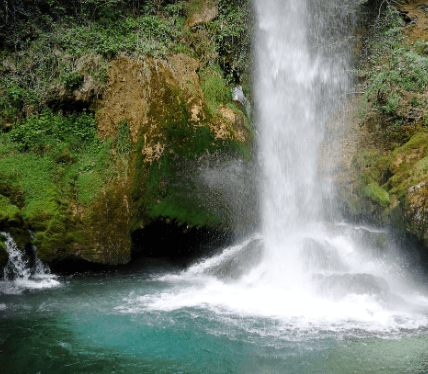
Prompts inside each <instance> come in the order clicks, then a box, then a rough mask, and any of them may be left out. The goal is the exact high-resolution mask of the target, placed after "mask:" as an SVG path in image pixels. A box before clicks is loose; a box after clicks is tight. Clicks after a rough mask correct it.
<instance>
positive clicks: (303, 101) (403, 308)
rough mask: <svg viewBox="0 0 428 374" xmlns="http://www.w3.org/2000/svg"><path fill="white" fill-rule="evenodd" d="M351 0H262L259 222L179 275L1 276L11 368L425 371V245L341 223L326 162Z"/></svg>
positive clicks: (3, 355) (164, 271)
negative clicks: (419, 249) (324, 175)
mask: <svg viewBox="0 0 428 374" xmlns="http://www.w3.org/2000/svg"><path fill="white" fill-rule="evenodd" d="M354 3H355V2H354V1H347V0H342V1H337V0H334V1H333V0H324V1H320V0H319V1H318V0H311V1H309V0H308V1H303V0H299V1H294V0H257V1H255V4H254V5H255V11H256V14H257V24H256V26H257V27H256V40H255V47H256V54H255V55H256V57H255V58H256V69H255V71H256V74H255V91H256V107H255V112H256V117H257V123H256V126H257V132H258V135H259V144H258V149H259V150H260V157H259V159H260V164H261V167H260V169H261V170H262V171H261V175H259V176H258V177H257V178H256V179H257V180H260V181H261V182H260V201H261V203H260V206H261V212H260V215H261V219H260V221H261V227H260V230H259V231H258V232H257V233H253V234H252V235H250V236H248V237H247V238H244V239H241V240H240V241H237V242H236V243H235V244H234V245H233V246H231V247H228V248H224V249H223V251H222V252H221V253H220V254H217V255H216V256H214V257H212V258H207V259H204V260H201V261H199V262H197V263H195V264H192V265H191V266H189V267H188V268H186V269H185V270H183V269H174V268H170V267H167V266H166V264H161V263H157V264H153V263H150V262H148V261H147V260H146V261H145V262H144V266H143V267H142V268H139V267H138V263H137V264H134V265H132V267H131V268H130V269H128V270H126V269H125V270H123V271H122V272H121V273H114V272H110V273H99V274H75V275H73V276H69V277H63V278H62V279H59V278H58V279H54V278H52V277H51V276H49V275H48V272H47V270H46V269H45V270H44V274H45V277H47V279H48V280H47V281H46V282H45V283H41V282H40V281H37V279H35V278H37V277H36V276H35V275H36V273H37V272H34V271H33V272H31V271H30V270H29V268H28V267H26V266H27V265H25V264H24V265H23V267H22V269H20V270H19V269H15V273H18V274H21V275H19V276H18V277H14V279H8V274H5V281H4V282H3V283H2V285H3V286H2V287H0V363H1V365H0V367H1V369H2V372H6V373H15V372H16V373H22V372H31V373H38V372H40V373H44V372H47V373H48V372H56V373H72V372H73V373H75V372H78V373H107V372H109V373H136V372H144V373H152V372H153V373H170V372H174V373H179V372H182V373H381V372H385V373H403V372H406V373H425V372H427V370H428V353H427V352H428V297H427V295H426V284H425V285H424V283H423V280H424V279H423V272H422V269H419V268H418V259H417V255H416V253H413V252H412V249H411V248H404V249H405V251H403V248H400V245H399V243H395V242H394V240H392V238H391V236H390V234H389V233H388V232H387V231H385V230H379V229H373V228H370V227H363V226H361V227H359V226H354V225H349V224H346V223H343V222H341V221H340V220H339V221H338V220H334V219H333V218H332V217H337V214H336V213H335V210H334V204H331V203H329V204H326V203H325V201H328V197H329V195H330V194H331V193H332V190H331V185H330V183H328V181H325V180H323V179H321V178H320V177H319V175H318V171H317V158H318V148H319V145H320V143H321V141H322V139H323V135H324V134H323V133H324V131H323V126H324V123H325V121H326V120H327V118H328V116H329V115H330V114H331V113H332V112H334V111H335V110H336V108H337V105H338V103H340V100H339V98H342V97H343V94H344V93H345V92H346V91H347V90H348V89H349V81H348V79H347V74H346V69H347V68H348V67H349V64H348V55H349V54H348V50H349V45H348V44H347V36H348V35H347V33H348V32H349V30H350V28H351V27H352V25H353V22H354V21H355V9H356V4H354ZM8 240H9V242H8V248H9V249H10V252H13V248H12V247H13V246H12V243H11V242H10V238H9V239H8ZM13 256H15V255H13ZM13 256H11V258H12V257H13ZM12 262H13V263H14V264H18V263H20V261H18V258H15V257H14V258H13V261H12ZM11 266H12V265H11ZM7 269H10V268H7ZM7 271H9V270H7ZM31 282H36V284H37V285H39V286H41V287H42V289H37V288H35V287H32V286H31ZM53 286H54V287H53ZM43 287H44V288H43ZM49 287H50V288H49Z"/></svg>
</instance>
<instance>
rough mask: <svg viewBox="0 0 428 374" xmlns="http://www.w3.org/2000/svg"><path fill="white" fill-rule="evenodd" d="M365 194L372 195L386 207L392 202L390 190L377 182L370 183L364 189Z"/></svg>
mask: <svg viewBox="0 0 428 374" xmlns="http://www.w3.org/2000/svg"><path fill="white" fill-rule="evenodd" d="M364 194H365V195H366V196H367V197H370V198H371V199H372V200H373V201H375V202H377V203H379V204H380V205H381V206H382V207H384V208H386V207H388V206H389V204H390V202H391V200H390V198H389V194H388V192H386V191H385V190H384V189H383V188H382V187H380V186H379V184H377V183H376V182H373V183H370V184H369V185H368V186H367V187H366V188H365V189H364Z"/></svg>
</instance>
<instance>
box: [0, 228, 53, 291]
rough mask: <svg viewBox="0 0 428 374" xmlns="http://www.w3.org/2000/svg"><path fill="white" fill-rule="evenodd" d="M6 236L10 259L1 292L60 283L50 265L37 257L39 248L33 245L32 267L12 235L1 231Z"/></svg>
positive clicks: (47, 286) (49, 286)
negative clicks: (33, 259)
mask: <svg viewBox="0 0 428 374" xmlns="http://www.w3.org/2000/svg"><path fill="white" fill-rule="evenodd" d="M1 234H2V235H3V236H4V237H5V238H6V241H5V244H6V249H7V251H8V253H9V260H8V263H7V264H6V266H5V268H4V281H3V282H1V281H0V292H3V293H6V294H8V293H20V292H21V291H22V290H24V289H38V288H51V287H56V286H58V285H60V282H59V281H58V280H57V279H56V278H57V277H56V276H55V275H53V274H52V273H51V271H50V269H49V267H48V266H47V265H46V264H44V263H43V262H42V261H40V260H39V259H38V258H37V248H36V247H35V246H33V247H32V249H33V255H34V258H35V263H34V265H33V266H32V267H30V265H29V263H28V260H27V259H26V258H25V254H24V253H23V252H22V251H21V250H20V249H19V248H18V246H17V245H16V243H15V241H14V240H13V238H12V236H11V235H10V234H8V233H5V232H2V233H1Z"/></svg>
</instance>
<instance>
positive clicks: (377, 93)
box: [360, 5, 428, 123]
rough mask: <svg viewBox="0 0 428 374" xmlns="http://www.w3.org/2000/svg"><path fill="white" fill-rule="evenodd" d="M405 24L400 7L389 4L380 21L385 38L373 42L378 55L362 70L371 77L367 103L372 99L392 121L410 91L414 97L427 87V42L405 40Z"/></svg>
mask: <svg viewBox="0 0 428 374" xmlns="http://www.w3.org/2000/svg"><path fill="white" fill-rule="evenodd" d="M402 24H403V20H402V19H401V17H400V14H399V12H398V10H397V9H396V8H395V7H394V6H392V5H389V6H388V7H387V10H386V12H385V15H384V18H383V20H382V22H381V25H380V31H381V33H382V34H383V35H384V36H383V40H382V41H381V42H380V43H376V44H375V43H373V44H372V48H373V50H376V51H378V58H377V59H375V60H374V61H371V63H369V64H368V69H367V70H366V71H362V72H360V73H363V74H365V75H367V77H368V80H367V88H366V90H365V95H364V99H365V106H367V103H368V102H371V103H372V104H373V105H374V106H375V107H377V108H379V109H381V110H382V111H383V112H384V113H385V114H386V115H388V116H389V117H390V118H391V119H392V121H390V123H395V122H394V121H393V119H394V117H397V118H398V117H400V116H399V114H398V111H399V109H400V107H402V105H400V103H401V102H402V100H403V98H404V97H408V96H410V95H408V93H411V94H412V95H411V96H413V97H414V95H415V93H420V94H423V93H425V92H426V90H427V89H428V71H427V66H428V57H427V56H425V55H424V54H425V50H426V49H425V48H426V47H425V42H419V43H415V45H414V46H412V45H410V44H407V43H405V42H403V41H402V40H403V38H404V37H403V35H402V31H401V30H402ZM399 41H402V42H401V43H399ZM412 103H413V104H414V103H415V99H413V100H412ZM412 103H410V104H411V105H413V104H412Z"/></svg>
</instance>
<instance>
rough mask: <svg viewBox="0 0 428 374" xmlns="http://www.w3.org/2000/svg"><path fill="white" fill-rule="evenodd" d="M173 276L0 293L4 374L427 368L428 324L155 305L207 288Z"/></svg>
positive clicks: (115, 277)
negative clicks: (305, 321)
mask: <svg viewBox="0 0 428 374" xmlns="http://www.w3.org/2000/svg"><path fill="white" fill-rule="evenodd" d="M173 276H174V275H173ZM177 276H178V277H179V275H176V277H177ZM170 277H171V276H170V275H167V276H161V275H160V274H159V273H158V272H156V271H154V270H150V271H142V272H138V271H134V272H132V273H126V274H117V273H102V274H86V275H76V276H73V277H69V278H64V279H60V282H61V285H60V286H57V287H54V288H49V289H33V290H25V289H22V290H21V292H20V293H19V292H15V294H9V295H6V294H3V295H1V296H0V309H1V310H0V352H1V353H0V367H1V372H2V373H425V372H428V331H427V328H426V327H424V326H419V327H417V328H414V329H405V328H390V329H387V328H386V329H385V328H383V329H381V330H379V331H376V329H371V331H370V332H369V331H366V330H362V329H355V328H351V329H347V328H346V326H345V325H343V324H342V326H339V327H337V326H336V327H335V326H334V324H333V325H332V329H331V330H330V331H329V330H328V329H327V330H323V329H320V328H319V327H317V326H315V325H314V326H313V327H310V326H309V325H306V327H305V328H298V325H300V324H301V323H300V322H298V320H299V319H301V318H302V317H301V316H300V317H299V316H296V317H295V318H294V321H293V320H284V319H283V318H281V317H257V316H249V315H245V313H242V312H238V313H237V312H233V311H231V310H230V309H228V308H227V307H226V306H225V307H222V306H221V305H217V306H216V307H215V308H213V307H212V305H211V306H210V305H208V304H204V303H202V304H200V305H198V306H188V307H177V306H175V307H170V308H167V307H164V308H161V307H159V306H157V307H153V300H154V299H161V298H162V299H165V298H168V296H167V295H180V293H182V292H183V291H184V290H188V289H189V287H196V289H195V290H197V289H199V290H201V289H203V288H205V287H206V285H203V284H196V285H195V284H190V283H189V280H188V279H182V280H181V281H177V280H175V281H174V282H172V281H171V280H170ZM195 292H197V291H195ZM144 300H146V302H145V301H144ZM285 305H286V304H285ZM137 306H138V307H137ZM296 321H297V322H296ZM339 325H340V323H339ZM308 326H309V327H308Z"/></svg>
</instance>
